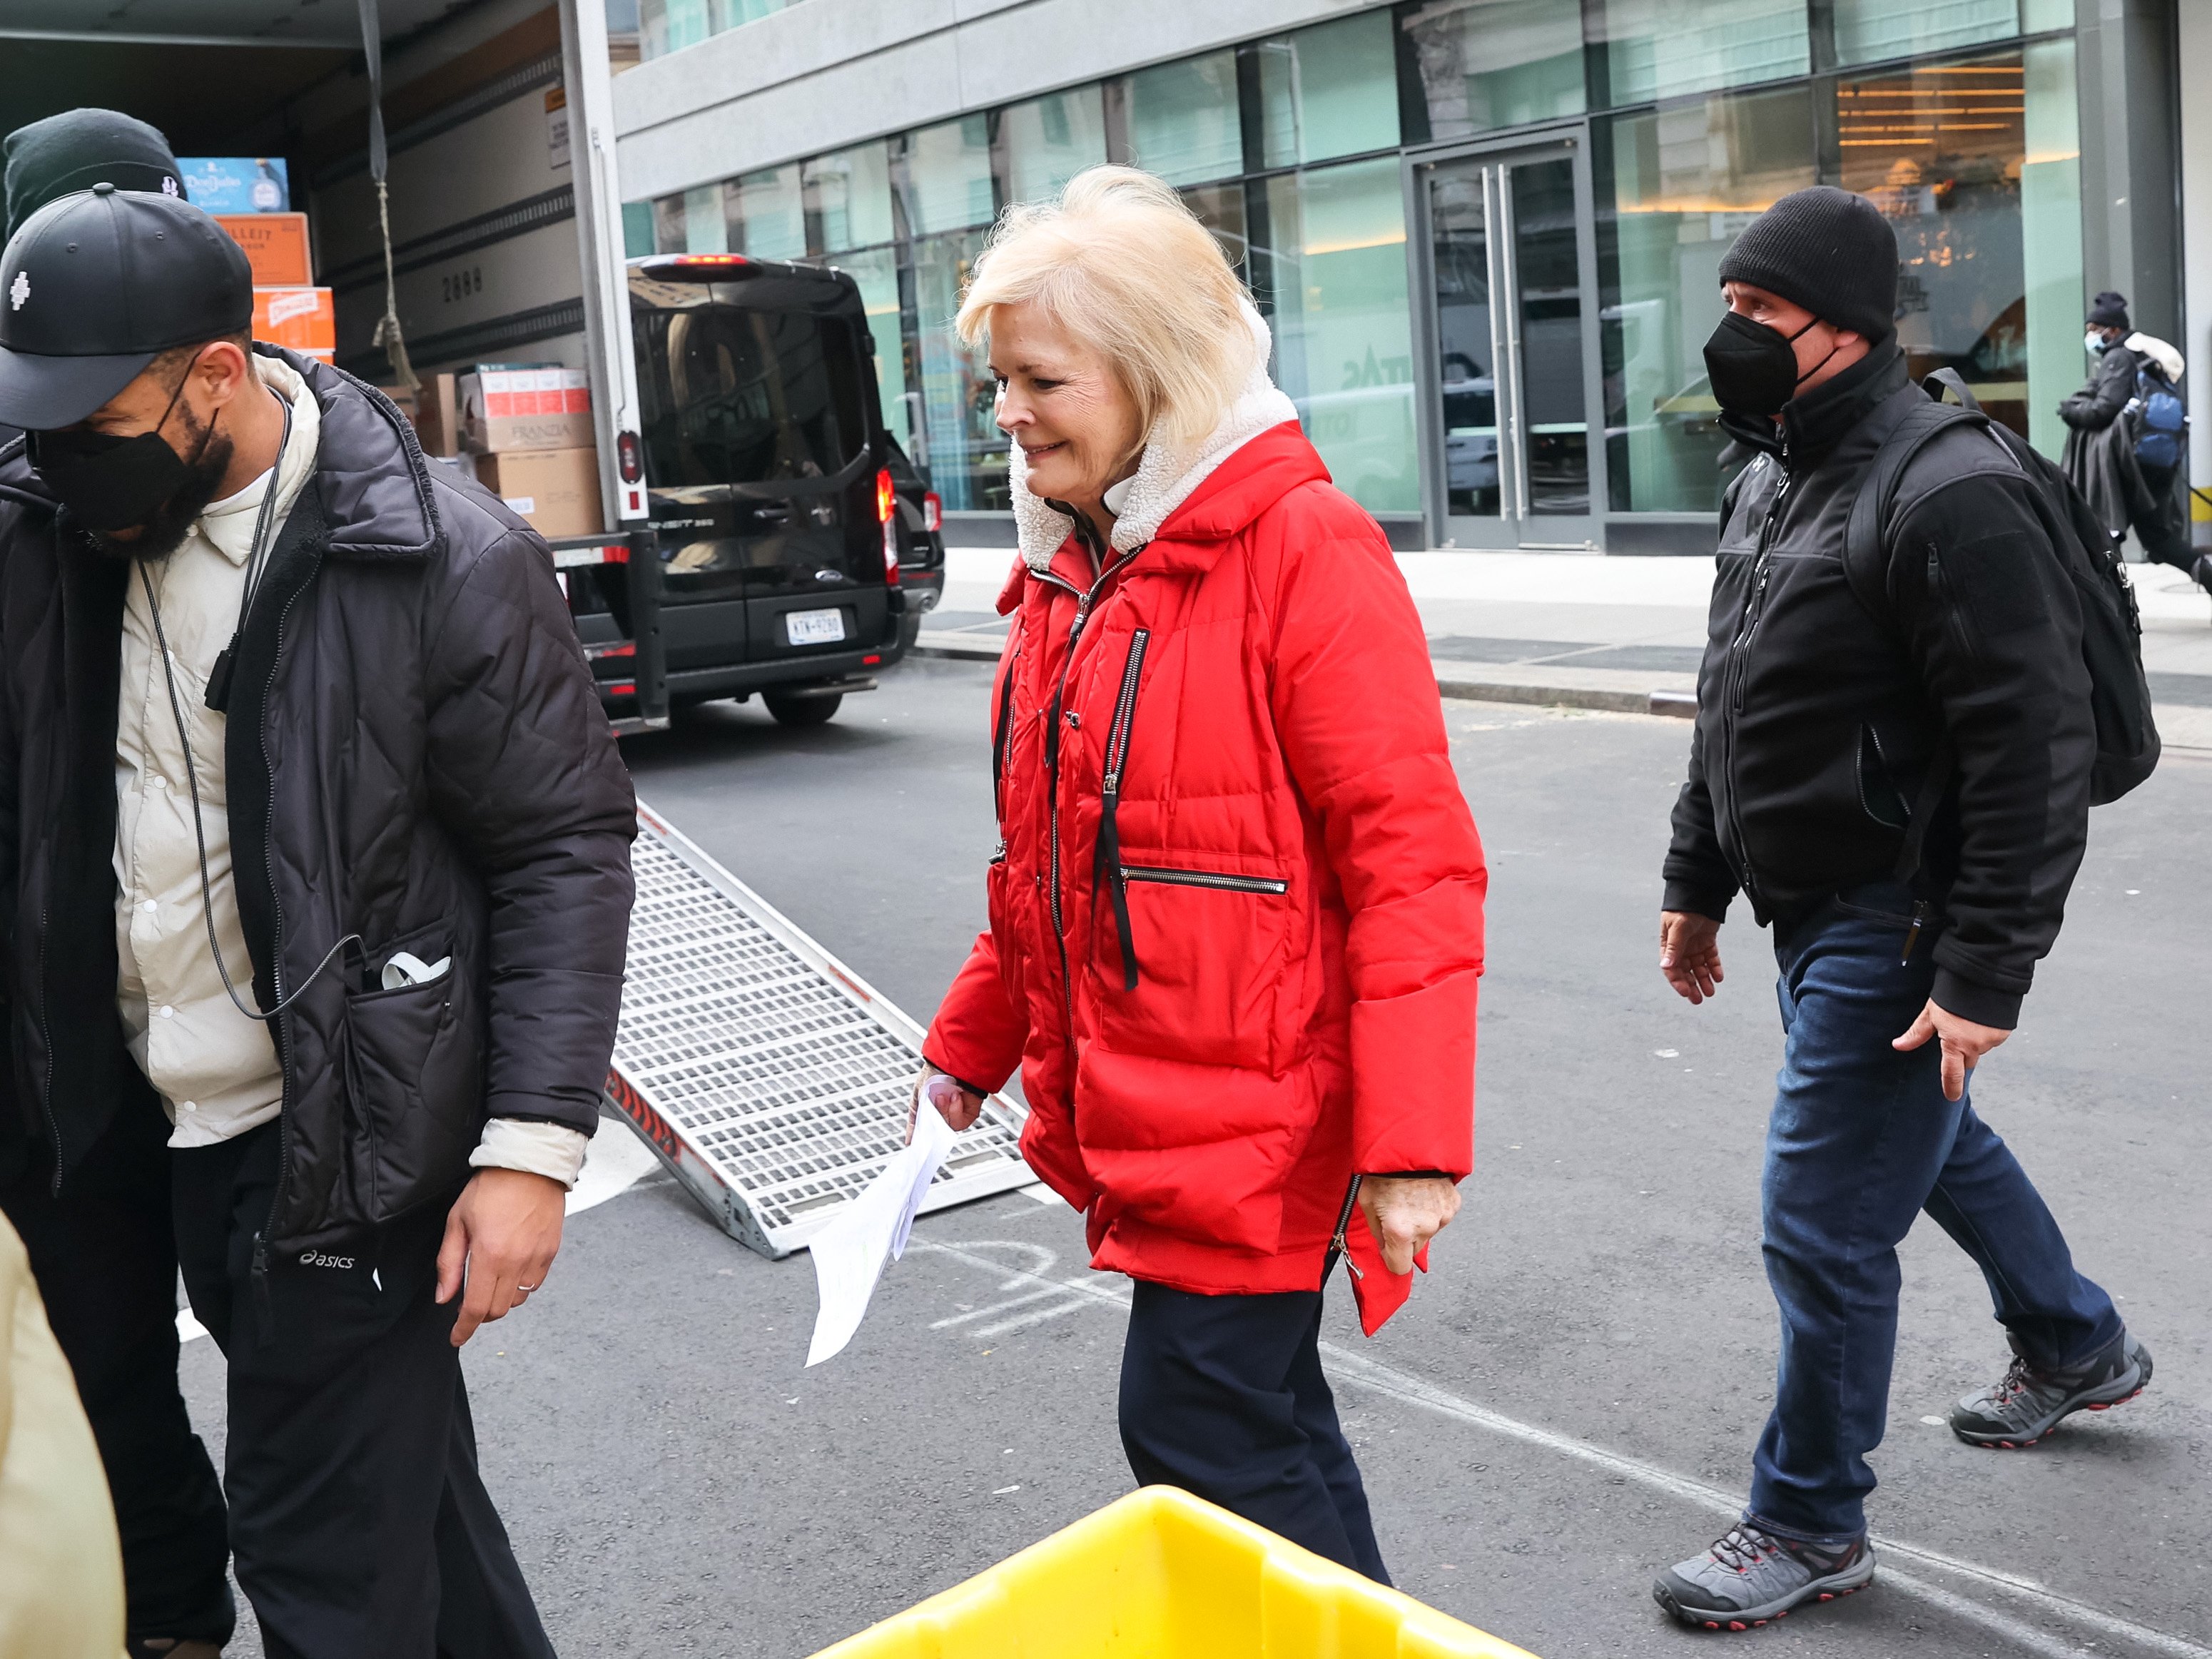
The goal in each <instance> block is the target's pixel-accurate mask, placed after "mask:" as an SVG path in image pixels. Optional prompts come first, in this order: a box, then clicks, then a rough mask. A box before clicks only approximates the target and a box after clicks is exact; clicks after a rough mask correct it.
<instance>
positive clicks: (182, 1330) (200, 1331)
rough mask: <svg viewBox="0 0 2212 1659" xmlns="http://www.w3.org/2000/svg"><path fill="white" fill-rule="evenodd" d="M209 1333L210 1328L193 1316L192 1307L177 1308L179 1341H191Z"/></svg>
mask: <svg viewBox="0 0 2212 1659" xmlns="http://www.w3.org/2000/svg"><path fill="white" fill-rule="evenodd" d="M206 1334H208V1328H207V1327H206V1326H204V1325H203V1324H201V1323H200V1322H199V1321H198V1320H197V1319H196V1318H194V1317H193V1316H192V1310H191V1309H190V1308H179V1309H178V1310H177V1340H178V1341H179V1342H190V1341H191V1340H192V1339H193V1338H195V1337H201V1336H205V1335H206Z"/></svg>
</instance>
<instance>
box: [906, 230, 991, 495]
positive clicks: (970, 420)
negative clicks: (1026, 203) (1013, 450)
mask: <svg viewBox="0 0 2212 1659" xmlns="http://www.w3.org/2000/svg"><path fill="white" fill-rule="evenodd" d="M982 251H983V233H982V232H981V231H974V230H971V231H959V232H955V233H954V234H951V235H949V236H932V237H927V238H925V239H924V240H921V241H918V242H916V243H915V245H914V288H915V310H916V312H917V313H919V322H920V333H921V418H922V427H923V432H924V435H925V436H926V437H927V440H928V444H927V450H928V460H927V465H928V467H929V471H930V477H931V479H932V481H933V483H935V484H936V486H937V493H938V494H939V495H940V496H941V497H942V498H943V499H944V501H945V507H947V508H949V509H951V510H953V511H956V512H961V511H975V510H979V509H993V510H997V511H1000V512H1003V511H1005V510H1006V507H1007V506H1008V505H1009V498H1008V496H1007V493H1006V434H1005V433H1003V432H1001V431H1000V430H999V428H998V423H997V422H995V421H994V419H993V418H992V413H993V410H992V406H993V404H994V402H995V401H996V393H997V388H996V386H994V384H993V382H992V380H991V368H990V364H989V362H987V353H985V352H984V351H983V350H982V349H980V348H975V349H971V348H969V347H968V346H966V345H963V344H962V343H961V340H960V337H959V336H958V335H957V334H955V333H954V332H953V331H952V318H953V314H954V313H956V312H957V311H958V310H959V309H960V292H961V290H962V289H963V288H965V287H966V286H967V284H968V273H969V270H971V269H972V268H973V267H974V265H975V256H976V255H977V254H979V253H981V252H982Z"/></svg>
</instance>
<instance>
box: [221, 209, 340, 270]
mask: <svg viewBox="0 0 2212 1659" xmlns="http://www.w3.org/2000/svg"><path fill="white" fill-rule="evenodd" d="M215 222H216V223H217V224H219V225H221V226H222V228H224V229H225V230H227V231H228V232H229V233H230V240H232V241H234V242H235V243H237V244H238V245H239V246H240V247H242V248H244V249H245V250H246V264H250V265H252V267H253V285H254V287H256V288H306V287H307V286H309V285H310V284H311V283H313V282H314V280H315V272H314V268H313V261H312V258H311V257H310V255H309V252H308V248H307V215H306V214H304V213H218V214H216V216H215Z"/></svg>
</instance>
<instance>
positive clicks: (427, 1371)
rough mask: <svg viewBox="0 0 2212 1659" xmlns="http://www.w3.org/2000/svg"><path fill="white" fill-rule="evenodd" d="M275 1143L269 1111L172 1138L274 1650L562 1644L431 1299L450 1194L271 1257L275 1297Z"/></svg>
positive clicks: (227, 1457) (528, 1654)
mask: <svg viewBox="0 0 2212 1659" xmlns="http://www.w3.org/2000/svg"><path fill="white" fill-rule="evenodd" d="M277 1157H278V1145H277V1129H276V1125H275V1124H273V1123H271V1124H267V1125H264V1127H261V1128H259V1129H256V1130H254V1131H252V1133H248V1134H245V1135H241V1136H240V1137H239V1138H238V1139H235V1140H232V1141H226V1142H224V1143H222V1145H220V1146H197V1147H192V1148H190V1149H189V1150H185V1151H179V1152H172V1153H171V1154H170V1158H171V1160H172V1164H171V1167H172V1170H173V1173H174V1176H175V1200H174V1203H175V1212H176V1227H177V1255H178V1259H179V1263H180V1264H181V1266H182V1267H183V1268H184V1274H185V1290H186V1291H187V1292H188V1293H189V1294H190V1296H191V1302H192V1309H193V1311H194V1312H195V1313H197V1315H198V1316H199V1318H200V1322H201V1323H202V1324H204V1325H205V1326H206V1327H207V1328H208V1330H209V1331H210V1334H213V1335H214V1337H215V1339H216V1341H217V1342H219V1343H221V1344H222V1350H223V1352H224V1354H225V1356H226V1357H227V1358H228V1360H229V1362H230V1375H229V1407H230V1429H229V1437H228V1443H227V1445H226V1447H225V1450H224V1457H223V1466H224V1467H223V1484H224V1486H225V1488H226V1489H227V1490H228V1493H229V1497H230V1544H231V1550H232V1553H233V1555H234V1561H235V1566H236V1570H237V1573H238V1582H239V1583H240V1586H241V1587H242V1588H243V1589H245V1591H246V1598H247V1600H249V1601H252V1603H253V1611H254V1613H255V1614H256V1615H257V1616H258V1618H259V1619H260V1621H261V1638H262V1642H263V1644H264V1647H265V1649H266V1650H267V1652H268V1655H269V1659H433V1656H434V1655H435V1656H436V1659H552V1654H553V1647H552V1644H550V1642H548V1641H547V1640H546V1638H545V1632H544V1627H543V1626H541V1625H540V1624H539V1623H538V1610H537V1608H536V1607H534V1606H533V1605H532V1602H531V1599H530V1590H529V1588H528V1586H526V1584H525V1583H523V1579H522V1570H521V1568H520V1566H518V1565H516V1563H515V1559H514V1552H513V1549H512V1548H511V1547H509V1545H508V1543H507V1531H506V1528H503V1527H502V1526H501V1524H500V1520H499V1516H498V1515H497V1513H496V1512H495V1510H493V1508H492V1504H491V1498H489V1495H488V1494H487V1493H486V1492H485V1491H484V1488H483V1480H481V1479H480V1478H479V1477H478V1475H477V1454H476V1433H475V1430H474V1428H473V1427H472V1426H471V1423H470V1420H469V1403H468V1395H467V1392H466V1390H465V1388H464V1386H463V1383H462V1379H461V1364H460V1353H459V1350H457V1349H456V1348H454V1346H453V1342H452V1333H453V1312H454V1310H453V1307H452V1306H451V1305H450V1304H449V1305H447V1306H446V1307H442V1308H441V1307H440V1306H438V1304H436V1303H435V1302H434V1301H433V1300H432V1297H434V1296H435V1294H436V1289H437V1255H438V1244H439V1241H440V1239H441V1237H442V1235H443V1232H444V1230H445V1222H446V1206H443V1205H430V1206H425V1208H423V1209H422V1210H421V1211H419V1212H416V1213H415V1214H414V1215H411V1216H408V1217H406V1218H403V1219H401V1220H399V1221H397V1222H394V1223H393V1224H392V1225H391V1226H389V1227H388V1228H386V1229H384V1230H383V1231H382V1232H381V1233H380V1234H379V1235H377V1236H375V1237H371V1238H368V1239H365V1240H364V1241H362V1243H361V1244H360V1245H359V1246H358V1247H357V1248H356V1247H351V1246H349V1247H347V1248H346V1249H343V1250H337V1251H322V1252H313V1253H309V1254H308V1255H300V1254H298V1253H295V1254H293V1255H290V1256H289V1258H285V1259H274V1258H272V1259H271V1261H270V1264H269V1270H268V1274H267V1278H266V1280H265V1285H266V1295H265V1299H264V1296H263V1295H262V1294H261V1293H260V1292H259V1291H258V1290H257V1288H256V1286H255V1285H254V1283H253V1279H252V1259H253V1240H254V1235H255V1234H256V1233H257V1232H258V1231H259V1230H260V1228H261V1226H262V1224H263V1223H264V1221H265V1220H266V1219H267V1218H268V1214H269V1206H270V1198H271V1196H272V1194H273V1193H274V1191H275V1187H276V1172H277Z"/></svg>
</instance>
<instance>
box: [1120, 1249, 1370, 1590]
mask: <svg viewBox="0 0 2212 1659" xmlns="http://www.w3.org/2000/svg"><path fill="white" fill-rule="evenodd" d="M1320 1337H1321V1292H1320V1291H1286V1292H1283V1293H1280V1294H1277V1295H1269V1296H1197V1295H1194V1294H1193V1293H1191V1292H1190V1291H1176V1290H1170V1289H1169V1288H1168V1287H1167V1286H1166V1285H1152V1284H1147V1283H1146V1282H1145V1281H1144V1280H1142V1279H1139V1280H1138V1281H1137V1283H1136V1295H1135V1297H1134V1299H1133V1301H1132V1302H1131V1304H1130V1307H1129V1337H1128V1342H1127V1346H1125V1347H1124V1348H1123V1349H1122V1351H1121V1447H1122V1449H1123V1450H1124V1451H1126V1452H1127V1454H1128V1455H1129V1468H1130V1469H1131V1470H1132V1471H1133V1472H1134V1474H1136V1477H1137V1480H1138V1483H1139V1485H1141V1486H1155V1485H1158V1486H1181V1487H1182V1489H1183V1490H1184V1491H1186V1492H1195V1493H1196V1494H1197V1495H1198V1496H1199V1497H1200V1498H1205V1499H1206V1500H1207V1501H1208V1502H1209V1503H1214V1504H1220V1505H1221V1507H1222V1508H1223V1509H1225V1510H1229V1511H1230V1513H1231V1514H1232V1515H1241V1516H1243V1517H1244V1518H1245V1519H1246V1520H1247V1521H1251V1522H1257V1523H1258V1524H1259V1525H1261V1526H1263V1527H1266V1528H1268V1530H1270V1531H1271V1532H1277V1533H1280V1534H1282V1535H1283V1536H1284V1537H1285V1538H1287V1539H1289V1540H1290V1541H1291V1542H1292V1543H1294V1544H1303V1545H1304V1546H1305V1547H1306V1548H1308V1549H1310V1550H1311V1551H1313V1553H1315V1554H1316V1555H1322V1556H1327V1557H1328V1559H1330V1560H1332V1561H1335V1562H1338V1563H1340V1565H1344V1566H1347V1567H1350V1568H1352V1570H1353V1571H1356V1572H1362V1573H1364V1574H1366V1575H1367V1577H1370V1578H1372V1579H1374V1580H1375V1581H1376V1583H1381V1584H1387V1583H1389V1582H1390V1575H1389V1572H1388V1571H1385V1570H1384V1568H1383V1552H1382V1551H1381V1549H1379V1548H1378V1547H1376V1542H1375V1527H1374V1523H1373V1522H1372V1521H1370V1519H1369V1517H1368V1513H1367V1492H1366V1490H1365V1488H1364V1487H1363V1486H1361V1485H1360V1482H1359V1466H1358V1464H1357V1463H1355V1462H1353V1461H1352V1447H1351V1445H1350V1444H1349V1443H1347V1442H1346V1440H1345V1437H1344V1430H1343V1429H1342V1428H1341V1427H1340V1425H1338V1423H1337V1420H1336V1401H1335V1398H1334V1396H1333V1395H1331V1394H1330V1393H1329V1391H1328V1379H1327V1378H1326V1377H1324V1376H1322V1370H1321V1353H1320V1351H1319V1349H1318V1347H1317V1346H1316V1344H1317V1343H1318V1342H1319V1340H1320Z"/></svg>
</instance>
